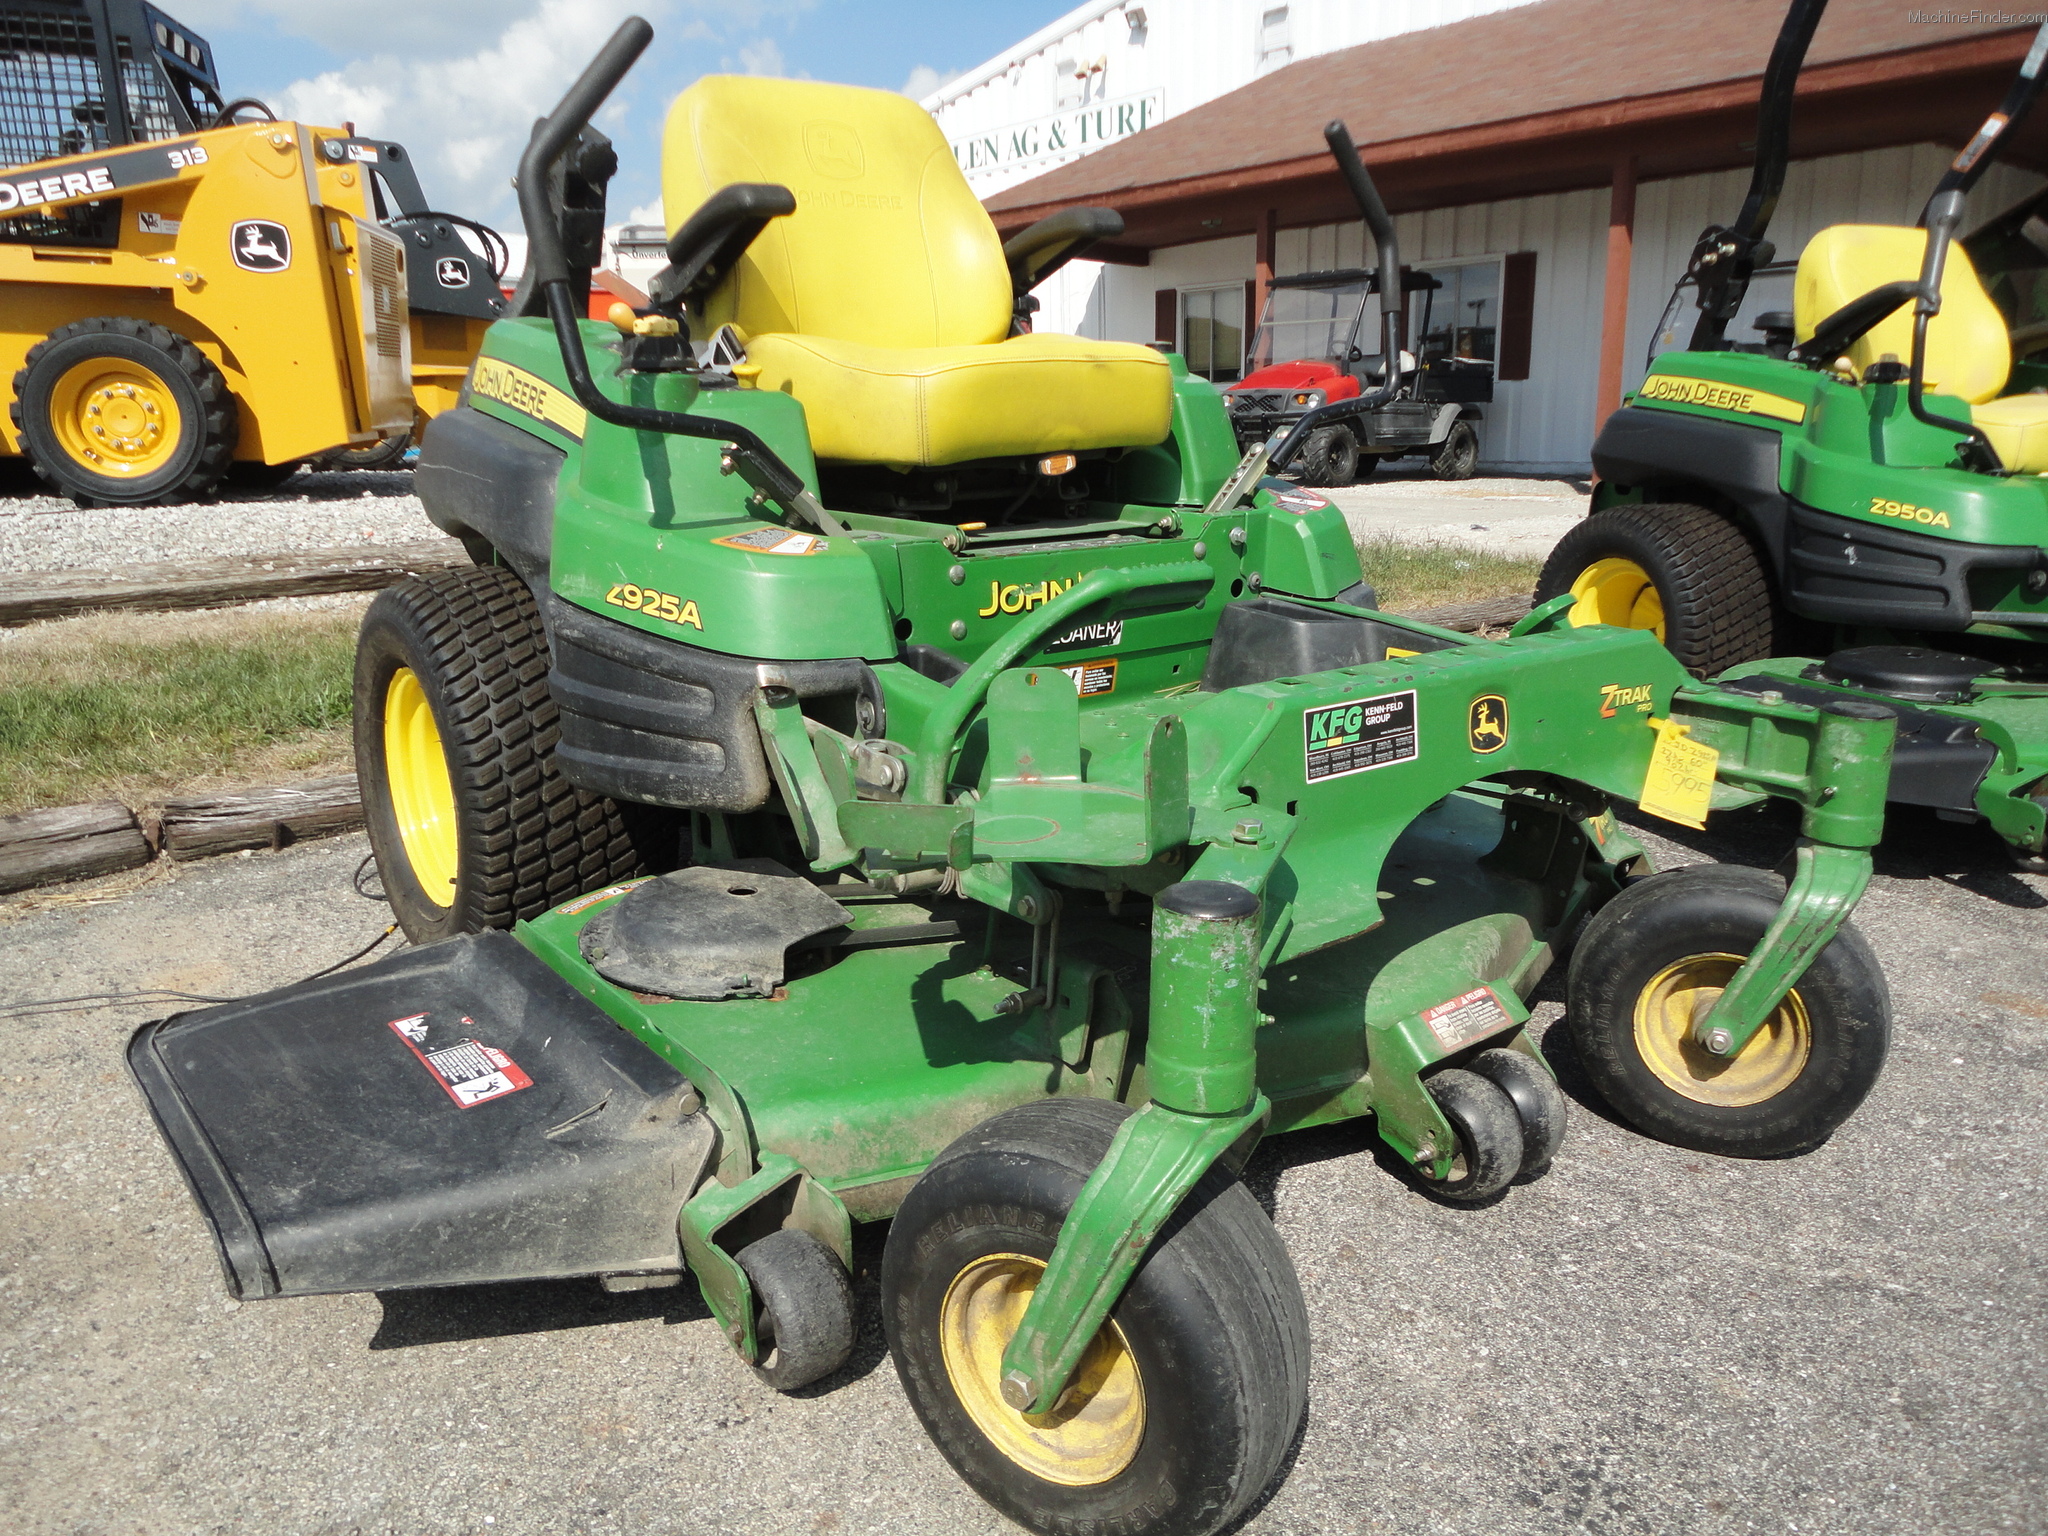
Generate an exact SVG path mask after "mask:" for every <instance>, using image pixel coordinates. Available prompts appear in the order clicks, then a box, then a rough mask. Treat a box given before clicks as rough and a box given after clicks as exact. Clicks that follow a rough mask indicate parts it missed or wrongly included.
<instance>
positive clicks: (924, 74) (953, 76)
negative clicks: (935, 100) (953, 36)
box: [900, 64, 966, 101]
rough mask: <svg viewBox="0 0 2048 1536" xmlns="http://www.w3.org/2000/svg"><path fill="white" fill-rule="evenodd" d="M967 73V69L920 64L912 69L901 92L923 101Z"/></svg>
mask: <svg viewBox="0 0 2048 1536" xmlns="http://www.w3.org/2000/svg"><path fill="white" fill-rule="evenodd" d="M965 73H966V71H965V70H962V69H946V70H939V69H933V68H932V67H931V65H929V64H920V65H918V66H917V67H916V68H915V69H913V70H911V72H910V78H909V79H907V80H905V81H904V82H903V87H902V90H901V92H900V94H902V95H905V96H908V97H909V98H910V99H911V100H912V101H923V100H924V99H925V97H927V96H929V95H931V93H932V92H933V91H936V90H938V89H940V88H941V87H943V86H947V85H951V84H952V83H953V82H954V81H955V80H958V79H959V78H960V77H961V76H962V75H963V74H965Z"/></svg>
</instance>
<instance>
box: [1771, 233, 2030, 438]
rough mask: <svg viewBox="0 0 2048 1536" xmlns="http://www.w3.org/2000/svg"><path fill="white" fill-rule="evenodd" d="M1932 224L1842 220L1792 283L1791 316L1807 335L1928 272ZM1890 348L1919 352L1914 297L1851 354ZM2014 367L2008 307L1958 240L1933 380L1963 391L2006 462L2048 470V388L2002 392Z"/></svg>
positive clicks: (1798, 331)
mask: <svg viewBox="0 0 2048 1536" xmlns="http://www.w3.org/2000/svg"><path fill="white" fill-rule="evenodd" d="M1926 252H1927V231H1925V230H1924V229H1908V228H1904V227H1900V226H1896V225H1890V224H1836V225H1832V226H1830V227H1829V228H1827V229H1824V230H1822V231H1821V232H1820V233H1819V234H1817V235H1815V236H1814V237H1813V239H1812V240H1810V241H1808V242H1807V246H1806V249H1805V250H1804V251H1803V252H1801V253H1800V256H1799V272H1798V276H1797V277H1796V278H1795V279H1794V283H1793V290H1792V322H1793V328H1794V334H1795V335H1796V336H1797V337H1798V339H1799V340H1801V341H1805V340H1807V339H1809V338H1810V337H1811V336H1812V335H1813V333H1814V331H1815V330H1817V329H1818V328H1819V326H1820V323H1821V321H1823V320H1825V319H1826V318H1827V317H1828V316H1829V315H1831V314H1833V313H1834V312H1835V311H1836V310H1838V309H1840V308H1841V307H1842V306H1843V305H1844V304H1846V303H1848V302H1849V301H1850V300H1851V299H1854V298H1858V297H1860V296H1861V295H1863V294H1866V293H1868V292H1869V291H1870V290H1871V289H1873V288H1876V287H1880V286H1881V285H1883V284H1885V283H1895V282H1900V281H1911V280H1913V279H1915V278H1918V277H1919V275H1920V262H1921V258H1922V257H1924V256H1925V255H1926ZM1887 353H1889V354H1891V355H1892V356H1893V357H1896V358H1898V359H1899V360H1900V361H1902V362H1903V361H1905V360H1906V359H1908V358H1910V357H1911V356H1912V355H1913V306H1912V305H1911V304H1906V305H1903V306H1902V307H1900V308H1899V309H1896V310H1894V311H1893V312H1892V313H1891V314H1890V315H1889V316H1887V317H1886V318H1885V319H1884V320H1883V321H1882V322H1881V323H1879V324H1878V325H1875V326H1872V327H1871V328H1870V330H1869V331H1867V332H1866V333H1865V334H1864V335H1863V336H1862V337H1861V338H1860V339H1859V340H1858V341H1857V342H1856V343H1855V344H1854V345H1853V346H1851V347H1850V349H1849V352H1848V358H1849V361H1850V363H1851V365H1853V366H1854V367H1855V369H1856V371H1857V372H1858V373H1861V372H1862V371H1863V370H1864V369H1865V368H1868V367H1869V366H1870V365H1871V364H1872V363H1874V362H1877V361H1879V360H1880V359H1881V358H1883V357H1884V356H1885V355H1886V354H1887ZM2011 375H2012V342H2011V339H2010V335H2009V333H2008V332H2007V330H2006V325H2005V316H2004V315H2002V314H2000V313H1999V311H1998V306H1997V305H1996V304H1994V303H1992V302H1991V296H1990V295H1989V294H1988V293H1986V292H1985V291H1984V285H1983V284H1982V283H1981V282H1979V281H1978V279H1977V269H1976V267H1975V266H1973V265H1972V264H1971V262H1970V253H1969V252H1968V251H1966V250H1964V249H1963V248H1962V246H1961V245H1951V246H1950V247H1949V249H1948V259H1947V261H1946V263H1945V264H1944V266H1943V268H1942V274H1941V313H1940V314H1938V315H1936V316H1935V317H1934V319H1933V320H1931V321H1930V322H1929V323H1928V326H1927V387H1928V389H1929V390H1939V391H1940V392H1941V393H1942V394H1945V395H1959V396H1961V397H1962V398H1963V399H1964V400H1967V401H1968V402H1969V403H1970V417H1971V420H1972V421H1974V422H1975V423H1976V425H1977V426H1978V427H1980V428H1981V429H1982V430H1983V433H1984V435H1985V436H1986V437H1988V438H1990V439H1991V446H1992V447H1993V448H1995V449H1996V450H1997V451H1998V457H1999V458H2000V460H2001V461H2003V462H2004V464H2005V466H2006V468H2008V469H2015V470H2022V471H2025V472H2027V473H2030V474H2048V395H2006V396H2004V397H2002V398H2001V397H2000V396H1999V393H1998V392H1999V391H2000V390H2002V389H2004V388H2005V386H2006V383H2007V381H2008V379H2010V377H2011Z"/></svg>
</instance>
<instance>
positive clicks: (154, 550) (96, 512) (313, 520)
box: [0, 470, 445, 572]
mask: <svg viewBox="0 0 2048 1536" xmlns="http://www.w3.org/2000/svg"><path fill="white" fill-rule="evenodd" d="M444 537H445V535H444V534H443V533H442V532H441V530H440V529H438V528H436V527H435V526H434V525H433V524H432V523H430V522H428V521H427V514H426V513H425V512H424V511H423V510H422V509H421V507H420V499H419V497H417V496H415V495H413V493H412V473H411V471H409V470H399V471H382V472H377V471H366V470H359V471H342V472H336V473H329V474H312V473H310V472H308V471H305V470H301V471H300V472H299V473H298V474H297V475H295V476H293V477H292V478H291V479H290V480H288V481H286V482H285V483H284V485H282V486H281V487H279V488H278V489H277V490H276V491H273V492H271V493H270V494H268V495H265V496H258V497H249V498H244V499H231V498H226V497H224V498H222V499H221V500H219V501H215V502H195V503H192V504H190V505H186V506H176V507H98V508H94V509H92V510H91V511H80V510H79V509H78V508H77V507H74V506H73V505H72V504H71V503H70V501H69V500H68V499H66V498H63V497H58V496H17V497H8V498H5V499H0V571H109V572H111V571H115V570H118V569H119V568H120V567H122V566H124V565H128V564H132V563H148V562H153V561H158V560H190V559H196V558H201V557H204V556H207V555H274V554H282V553H284V552H285V551H286V550H295V549H342V548H346V547H347V546H349V545H352V544H360V545H364V546H372V545H386V544H417V543H420V542H422V541H425V540H429V539H440V538H444Z"/></svg>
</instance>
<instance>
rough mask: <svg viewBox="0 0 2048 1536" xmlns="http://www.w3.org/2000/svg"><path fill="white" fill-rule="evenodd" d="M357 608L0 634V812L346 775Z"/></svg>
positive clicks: (95, 623) (112, 621) (93, 620)
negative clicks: (330, 774)
mask: <svg viewBox="0 0 2048 1536" xmlns="http://www.w3.org/2000/svg"><path fill="white" fill-rule="evenodd" d="M360 622H361V604H359V603H350V604H348V605H347V606H345V607H337V608H324V609H320V610H316V611H312V612H306V611H295V612H294V611H277V610H271V611H256V612H251V611H249V610H246V609H244V610H229V611H225V612H220V613H195V614H150V615H139V616H138V615H127V614H96V615H91V616H88V617H85V618H79V619H62V620H58V621H55V622H53V623H48V624H38V625H33V626H30V627H28V628H25V629H20V630H14V631H10V632H0V815H4V814H7V813H10V812H14V811H23V810H33V809H36V808H39V807H42V806H51V805H76V804H79V803H81V802H83V801H88V800H102V799H117V800H125V801H126V802H127V803H128V804H130V805H144V804H151V803H155V802H158V801H160V800H162V799H163V798H164V797H165V796H166V795H168V794H174V793H178V792H180V791H187V790H193V789H198V788H202V787H206V786H208V785H209V784H216V785H217V784H226V783H242V784H246V783H261V782H269V781H275V780H283V779H289V778H293V777H299V776H303V775H306V774H310V773H338V772H344V771H346V769H347V768H348V767H349V766H350V749H349V707H350V698H349V690H350V676H351V671H352V668H353V665H354V656H355V636H356V627H357V625H358V624H359V623H360Z"/></svg>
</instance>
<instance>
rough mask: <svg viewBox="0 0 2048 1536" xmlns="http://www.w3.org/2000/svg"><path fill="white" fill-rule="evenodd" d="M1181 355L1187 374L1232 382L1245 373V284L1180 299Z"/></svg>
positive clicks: (1192, 292)
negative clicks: (1185, 363) (1186, 367)
mask: <svg viewBox="0 0 2048 1536" xmlns="http://www.w3.org/2000/svg"><path fill="white" fill-rule="evenodd" d="M1180 316H1181V319H1180V338H1181V339H1180V352H1181V356H1182V357H1184V358H1186V359H1187V365H1188V372H1189V373H1192V374H1197V375H1199V376H1200V377H1202V378H1205V379H1209V380H1212V381H1214V382H1216V383H1219V384H1223V383H1229V382H1231V381H1232V380H1234V379H1236V378H1237V377H1238V375H1239V374H1241V373H1242V372H1243V371H1244V284H1243V283H1232V284H1231V285H1230V286H1229V287H1228V288H1190V289H1187V290H1185V291H1184V292H1182V294H1181V296H1180Z"/></svg>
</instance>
